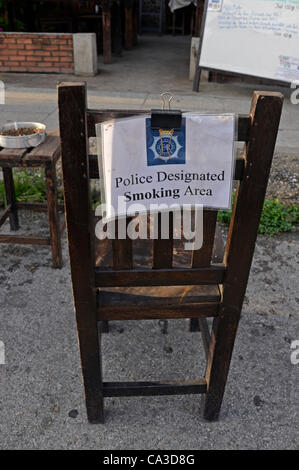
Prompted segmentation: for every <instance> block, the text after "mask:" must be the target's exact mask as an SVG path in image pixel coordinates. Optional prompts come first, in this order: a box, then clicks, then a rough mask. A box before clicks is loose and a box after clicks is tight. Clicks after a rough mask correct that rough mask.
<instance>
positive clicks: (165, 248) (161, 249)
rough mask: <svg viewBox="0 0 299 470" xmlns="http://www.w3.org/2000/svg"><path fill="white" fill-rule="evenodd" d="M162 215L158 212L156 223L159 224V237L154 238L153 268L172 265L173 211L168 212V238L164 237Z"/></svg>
mask: <svg viewBox="0 0 299 470" xmlns="http://www.w3.org/2000/svg"><path fill="white" fill-rule="evenodd" d="M161 219H162V215H161V213H159V214H157V216H156V218H155V223H156V224H157V235H158V238H157V239H155V240H153V268H154V269H163V268H171V267H172V257H173V213H172V212H169V213H168V238H165V239H163V238H162V236H163V233H162V223H161Z"/></svg>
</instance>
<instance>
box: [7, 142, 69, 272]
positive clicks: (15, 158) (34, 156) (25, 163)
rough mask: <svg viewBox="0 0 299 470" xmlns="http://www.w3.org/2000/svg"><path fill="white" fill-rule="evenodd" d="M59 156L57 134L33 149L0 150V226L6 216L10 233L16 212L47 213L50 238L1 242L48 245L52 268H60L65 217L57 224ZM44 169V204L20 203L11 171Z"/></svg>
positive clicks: (20, 237)
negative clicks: (0, 195) (0, 206)
mask: <svg viewBox="0 0 299 470" xmlns="http://www.w3.org/2000/svg"><path fill="white" fill-rule="evenodd" d="M59 157H60V143H59V138H58V136H56V135H47V137H46V140H45V142H43V143H42V144H41V145H39V146H38V147H35V148H33V149H1V148H0V167H1V168H2V170H3V179H4V187H5V195H6V207H5V209H4V212H3V213H2V215H1V216H0V227H1V226H2V225H3V224H4V222H5V221H6V219H7V218H8V217H9V222H10V228H11V230H12V231H17V230H18V229H19V219H18V210H19V209H25V210H26V209H27V210H33V211H38V212H42V211H47V212H48V218H49V227H50V236H49V237H43V236H38V235H36V236H25V235H15V234H13V235H12V234H9V235H1V234H0V243H19V244H29V245H50V246H51V248H52V257H53V267H55V268H61V266H62V255H61V233H62V231H63V229H64V217H62V221H61V223H60V221H59V212H63V210H64V209H63V205H59V204H58V203H57V190H56V163H57V161H58V159H59ZM17 167H19V168H44V169H45V180H46V192H47V203H20V202H17V200H16V196H15V188H14V181H13V173H12V169H13V168H17Z"/></svg>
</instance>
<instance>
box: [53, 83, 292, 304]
mask: <svg viewBox="0 0 299 470" xmlns="http://www.w3.org/2000/svg"><path fill="white" fill-rule="evenodd" d="M58 92H59V117H60V136H61V155H62V167H63V181H64V191H65V208H66V219H67V229H68V239H69V252H70V263H71V271H72V279H73V286H74V292H75V301H77V302H83V301H87V300H86V299H87V296H88V295H91V294H92V292H93V291H94V288H95V287H108V286H119V287H121V286H124V287H129V286H154V285H200V284H220V285H223V292H222V299H226V303H228V304H229V305H230V306H231V308H232V309H236V311H240V309H241V307H242V302H243V298H244V294H245V289H246V285H247V280H248V275H249V271H250V266H251V261H252V257H253V252H254V247H255V241H256V237H257V233H258V226H259V220H260V216H261V212H262V208H263V202H264V197H265V193H266V187H267V182H268V177H269V171H270V167H271V161H272V157H273V153H274V148H275V143H276V137H277V132H278V127H279V121H280V115H281V109H282V103H283V96H282V95H281V94H280V93H274V92H273V93H272V92H271V93H270V92H254V94H253V100H252V105H251V110H250V113H249V115H239V117H238V131H237V140H238V141H239V142H244V144H245V145H244V151H243V153H242V154H240V155H239V156H238V158H237V160H236V167H235V176H234V178H235V180H236V181H237V189H236V195H235V200H234V206H233V211H232V216H231V222H230V226H229V231H228V237H227V241H226V245H225V251H224V257H223V259H217V260H216V261H215V260H213V259H212V250H213V245H214V236H215V226H216V219H217V211H209V210H205V211H204V226H203V229H204V233H203V246H202V248H201V249H200V250H197V251H194V252H193V253H192V257H191V259H190V258H186V260H187V263H188V264H187V265H186V266H183V267H182V266H180V267H174V266H173V252H174V241H173V238H172V236H170V237H169V239H167V240H163V239H161V237H160V236H159V238H158V239H157V240H153V241H152V243H149V244H148V245H147V246H149V247H151V246H152V264H151V265H150V266H145V267H140V266H138V263H137V266H136V265H135V263H134V243H135V242H133V241H132V240H130V239H129V238H127V239H125V240H120V239H116V240H113V241H112V246H111V250H112V259H111V265H110V266H108V267H102V266H99V267H95V264H96V255H95V250H94V246H95V245H97V244H101V243H106V242H100V241H96V240H95V236H94V222H93V218H94V216H93V214H92V213H91V204H90V187H89V180H90V179H92V178H98V177H99V174H98V166H97V157H96V156H89V155H88V137H94V136H95V125H96V124H97V123H100V122H103V121H105V120H108V119H111V118H120V117H127V116H132V115H136V114H141V113H145V111H144V110H137V111H136V110H89V109H87V107H86V84H85V83H79V82H76V83H61V84H59V86H58ZM128 222H129V219H128ZM169 223H170V234H171V233H172V232H171V227H172V218H171V217H170V219H169ZM158 224H160V219H158ZM159 230H160V228H159V227H158V231H159Z"/></svg>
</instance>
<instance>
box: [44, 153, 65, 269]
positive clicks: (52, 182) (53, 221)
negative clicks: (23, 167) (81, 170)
mask: <svg viewBox="0 0 299 470" xmlns="http://www.w3.org/2000/svg"><path fill="white" fill-rule="evenodd" d="M45 175H46V188H47V201H48V217H49V226H50V239H51V248H52V258H53V267H54V268H61V267H62V252H61V235H60V227H59V215H58V210H57V194H56V165H55V163H53V162H49V163H46V166H45Z"/></svg>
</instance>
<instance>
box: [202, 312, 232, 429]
mask: <svg viewBox="0 0 299 470" xmlns="http://www.w3.org/2000/svg"><path fill="white" fill-rule="evenodd" d="M238 322H239V315H238V314H237V313H236V312H232V311H229V309H225V308H223V310H222V313H221V314H220V316H219V317H217V318H215V319H214V321H213V326H212V333H211V342H210V349H209V356H208V361H207V367H206V374H205V379H206V381H207V392H206V393H205V394H204V395H202V416H203V418H204V419H206V420H208V421H216V420H217V419H218V417H219V413H220V408H221V404H222V399H223V395H224V390H225V385H226V381H227V376H228V372H229V366H230V361H231V356H232V352H233V347H234V342H235V337H236V333H237V328H238Z"/></svg>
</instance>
